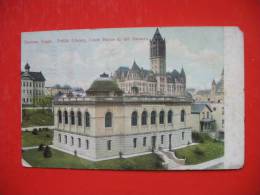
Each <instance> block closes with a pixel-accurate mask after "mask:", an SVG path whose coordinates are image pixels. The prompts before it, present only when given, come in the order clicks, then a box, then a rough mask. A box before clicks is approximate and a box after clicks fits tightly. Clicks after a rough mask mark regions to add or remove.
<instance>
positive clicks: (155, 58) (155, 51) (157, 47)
mask: <svg viewBox="0 0 260 195" xmlns="http://www.w3.org/2000/svg"><path fill="white" fill-rule="evenodd" d="M150 60H151V68H152V71H153V72H154V73H155V74H160V75H165V74H166V46H165V39H163V38H162V36H161V34H160V31H159V29H158V28H157V29H156V31H155V33H154V36H153V38H152V39H151V40H150Z"/></svg>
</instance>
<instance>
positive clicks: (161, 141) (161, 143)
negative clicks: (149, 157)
mask: <svg viewBox="0 0 260 195" xmlns="http://www.w3.org/2000/svg"><path fill="white" fill-rule="evenodd" d="M161 144H163V135H161Z"/></svg>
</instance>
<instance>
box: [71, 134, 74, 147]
mask: <svg viewBox="0 0 260 195" xmlns="http://www.w3.org/2000/svg"><path fill="white" fill-rule="evenodd" d="M71 145H72V146H73V145H74V138H73V137H72V136H71Z"/></svg>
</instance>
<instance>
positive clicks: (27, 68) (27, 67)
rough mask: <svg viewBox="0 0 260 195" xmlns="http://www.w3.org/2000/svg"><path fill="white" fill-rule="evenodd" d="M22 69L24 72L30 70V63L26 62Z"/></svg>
mask: <svg viewBox="0 0 260 195" xmlns="http://www.w3.org/2000/svg"><path fill="white" fill-rule="evenodd" d="M24 69H25V71H26V72H29V71H30V65H29V63H28V62H26V64H25V66H24Z"/></svg>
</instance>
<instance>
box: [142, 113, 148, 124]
mask: <svg viewBox="0 0 260 195" xmlns="http://www.w3.org/2000/svg"><path fill="white" fill-rule="evenodd" d="M142 125H147V112H146V111H143V113H142Z"/></svg>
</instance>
